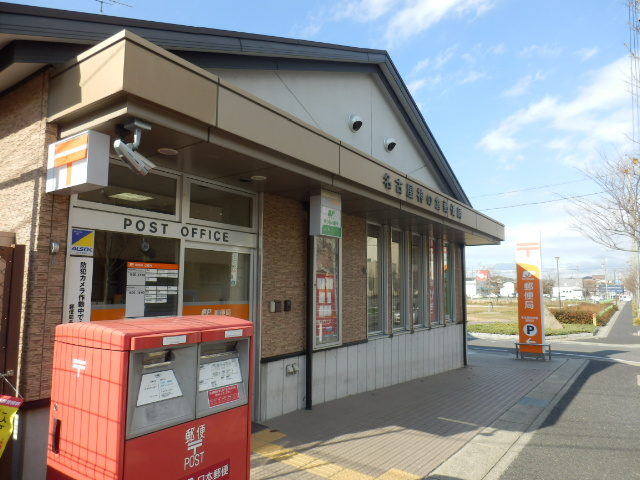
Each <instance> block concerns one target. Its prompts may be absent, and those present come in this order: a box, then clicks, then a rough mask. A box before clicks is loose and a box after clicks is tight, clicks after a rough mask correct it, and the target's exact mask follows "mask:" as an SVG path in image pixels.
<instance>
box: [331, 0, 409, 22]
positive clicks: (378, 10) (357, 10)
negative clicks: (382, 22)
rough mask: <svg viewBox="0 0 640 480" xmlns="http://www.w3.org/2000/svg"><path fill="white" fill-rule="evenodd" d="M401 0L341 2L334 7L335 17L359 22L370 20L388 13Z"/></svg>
mask: <svg viewBox="0 0 640 480" xmlns="http://www.w3.org/2000/svg"><path fill="white" fill-rule="evenodd" d="M398 1H399V0H360V1H356V2H340V3H338V4H336V5H335V6H334V8H333V13H334V18H335V19H336V20H341V19H344V18H350V19H352V20H355V21H358V22H370V21H372V20H377V19H378V18H380V17H382V16H383V15H386V14H387V13H388V12H389V11H390V10H391V9H392V8H393V7H394V6H395V5H396V4H397V3H398Z"/></svg>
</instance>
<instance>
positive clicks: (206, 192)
mask: <svg viewBox="0 0 640 480" xmlns="http://www.w3.org/2000/svg"><path fill="white" fill-rule="evenodd" d="M252 213H253V197H250V196H246V195H240V194H238V193H234V192H230V191H228V190H223V189H217V188H211V187H207V186H204V185H200V184H197V183H192V184H191V197H190V203H189V217H191V218H194V219H198V220H205V221H207V222H214V223H224V224H227V225H236V226H238V227H249V228H250V227H252V226H253V225H252V218H253V217H252Z"/></svg>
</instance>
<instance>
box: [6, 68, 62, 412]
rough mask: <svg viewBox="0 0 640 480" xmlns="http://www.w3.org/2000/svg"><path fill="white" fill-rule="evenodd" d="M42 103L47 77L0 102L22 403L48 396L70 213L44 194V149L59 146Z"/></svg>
mask: <svg viewBox="0 0 640 480" xmlns="http://www.w3.org/2000/svg"><path fill="white" fill-rule="evenodd" d="M47 98H48V75H47V73H43V74H41V75H38V76H36V77H34V78H32V79H30V80H29V81H28V82H26V83H24V84H22V85H20V86H18V87H15V88H14V89H12V90H10V91H8V92H5V93H4V94H2V95H1V96H0V112H2V113H3V114H2V116H0V152H1V153H0V205H2V208H3V212H2V214H1V215H0V231H8V232H14V233H15V234H16V242H17V243H19V244H24V245H26V251H27V258H26V261H25V263H26V267H25V268H26V272H25V284H24V293H23V313H22V328H21V339H20V342H21V349H20V363H21V367H20V370H19V374H18V375H19V376H18V387H19V390H20V393H21V394H22V395H24V396H25V398H26V400H28V401H30V400H37V399H41V398H47V397H48V396H49V394H50V388H51V371H52V360H53V339H54V329H55V326H56V325H58V324H59V323H60V322H61V318H62V294H63V285H64V266H65V265H64V264H65V261H64V259H65V252H66V239H67V220H68V209H69V200H68V198H67V197H55V196H53V195H48V194H46V193H45V179H46V163H47V160H46V152H47V145H48V144H49V143H51V142H53V141H55V140H57V129H56V127H55V125H47V123H46V111H47ZM51 239H55V240H57V241H59V242H60V246H61V248H60V252H59V253H58V254H57V255H49V242H50V240H51Z"/></svg>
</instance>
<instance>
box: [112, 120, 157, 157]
mask: <svg viewBox="0 0 640 480" xmlns="http://www.w3.org/2000/svg"><path fill="white" fill-rule="evenodd" d="M131 130H133V143H129V144H127V145H128V146H129V147H130V148H131V149H132V150H134V151H135V150H137V149H138V147H139V146H140V141H141V140H142V131H143V130H147V131H149V130H151V124H150V123H147V122H144V121H142V120H138V119H137V118H136V119H134V120H133V121H131V122H129V123H125V124H124V125H122V124H120V125H116V134H117V135H118V136H119V137H120V140H122V141H124V139H125V137H128V136H129V135H130V134H131Z"/></svg>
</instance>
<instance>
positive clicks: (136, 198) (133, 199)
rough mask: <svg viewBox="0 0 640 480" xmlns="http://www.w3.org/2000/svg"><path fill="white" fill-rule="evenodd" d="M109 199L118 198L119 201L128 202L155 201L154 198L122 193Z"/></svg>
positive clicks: (110, 196)
mask: <svg viewBox="0 0 640 480" xmlns="http://www.w3.org/2000/svg"><path fill="white" fill-rule="evenodd" d="M109 198H116V199H118V200H126V201H128V202H144V201H145V200H153V197H147V196H145V195H140V194H138V193H132V192H122V193H116V194H115V195H109Z"/></svg>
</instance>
